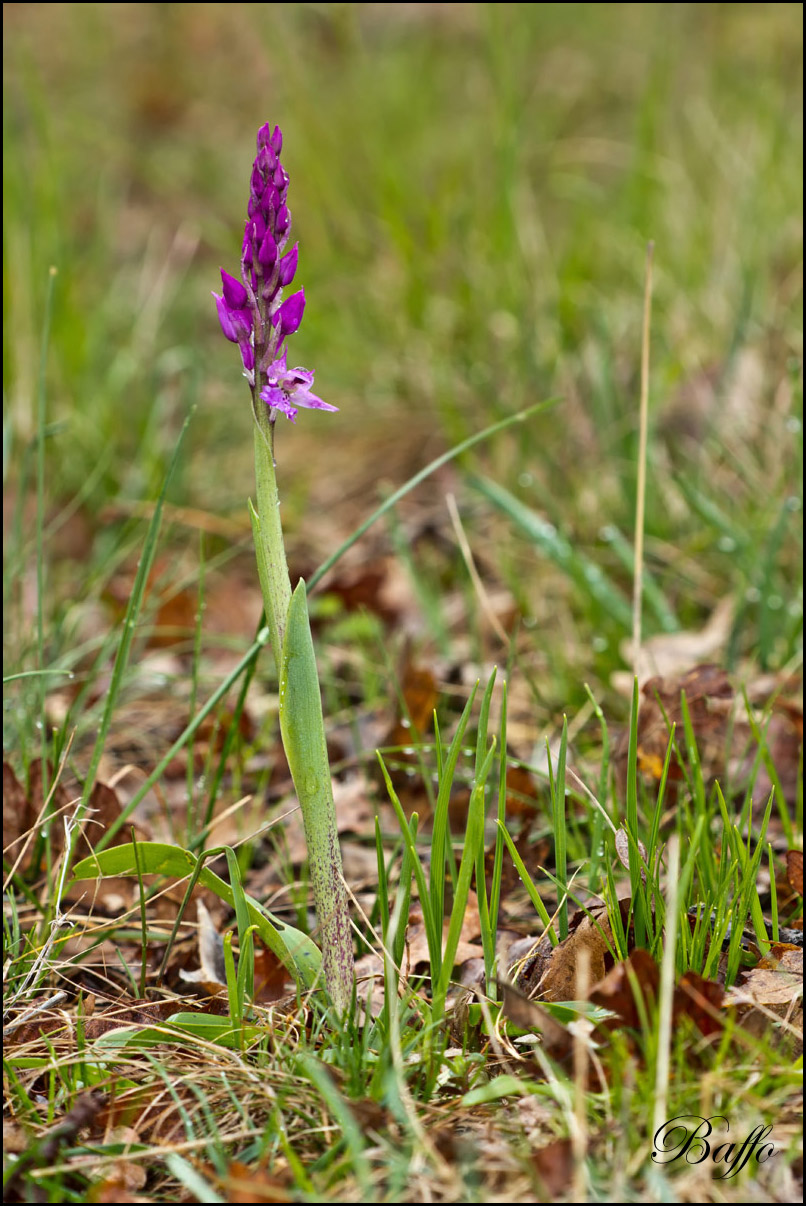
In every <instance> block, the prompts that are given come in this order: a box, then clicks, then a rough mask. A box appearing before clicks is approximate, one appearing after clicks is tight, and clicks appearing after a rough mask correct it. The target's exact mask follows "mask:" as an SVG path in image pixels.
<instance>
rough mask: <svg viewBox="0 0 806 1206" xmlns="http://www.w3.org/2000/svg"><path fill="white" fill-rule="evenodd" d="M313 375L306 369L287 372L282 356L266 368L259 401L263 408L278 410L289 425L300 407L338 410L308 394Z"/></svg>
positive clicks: (284, 358) (294, 369)
mask: <svg viewBox="0 0 806 1206" xmlns="http://www.w3.org/2000/svg"><path fill="white" fill-rule="evenodd" d="M313 377H314V375H313V373H312V372H311V370H310V369H306V368H292V369H290V368H288V365H287V358H286V352H285V351H283V353H282V355H281V356H278V358H277V359H276V360H275V361H273V363H272V364H270V365H269V368H268V370H267V372H266V385H265V386H264V387H263V389H262V390H261V391H260V397H261V398H262V400H263V401H264V402H265V403H266V405H267V406H269V407H271V408H273V409H275V410H280V411H282V413H283V414H284V415H285V416H286V418H288V419H290V420H291V422H292V423H293V422H294V420H295V419H296V417H297V411H298V409H299V407H300V406H302V407H304V408H305V409H306V410H332V411H336V410H338V409H339V408H338V406H331V404H330V403H329V402H325V401H324V400H323V399H322V398H320V397H318V396H317V395H316V394H314V393H311V386H312V385H313Z"/></svg>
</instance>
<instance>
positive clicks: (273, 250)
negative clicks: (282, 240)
mask: <svg viewBox="0 0 806 1206" xmlns="http://www.w3.org/2000/svg"><path fill="white" fill-rule="evenodd" d="M257 258H258V259H259V260H260V263H261V266H262V268H263V272H264V274H266V275H268V273H270V272H271V270H272V268H273V267H274V265H275V264H276V263H277V244H276V243H275V241H274V237H273V235H272V233H271V231H270V230H267V231H266V234H265V235H264V238H263V242H262V243H261V244H260V248H259V250H258V253H257Z"/></svg>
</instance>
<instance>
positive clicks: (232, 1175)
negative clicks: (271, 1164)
mask: <svg viewBox="0 0 806 1206" xmlns="http://www.w3.org/2000/svg"><path fill="white" fill-rule="evenodd" d="M205 1176H206V1177H207V1178H208V1179H209V1180H210V1181H213V1182H215V1183H216V1184H218V1185H219V1186H220V1187H221V1188H222V1189H223V1190H224V1192H225V1193H226V1197H225V1198H224V1199H223V1200H224V1201H226V1202H290V1201H292V1200H293V1195H292V1194H291V1192H290V1191H289V1189H288V1187H287V1185H286V1184H285V1183H284V1182H283V1181H282V1180H280V1179H279V1178H278V1177H276V1176H272V1175H271V1174H270V1173H268V1172H267V1171H266V1169H265V1168H261V1167H260V1166H255V1165H254V1164H244V1163H243V1162H242V1161H241V1160H233V1161H232V1163H231V1164H230V1166H229V1168H228V1169H227V1172H226V1174H225V1176H223V1177H219V1176H217V1175H216V1173H215V1170H214V1169H213V1168H212V1167H210V1168H208V1169H206V1170H205Z"/></svg>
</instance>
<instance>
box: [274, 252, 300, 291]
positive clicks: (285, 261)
mask: <svg viewBox="0 0 806 1206" xmlns="http://www.w3.org/2000/svg"><path fill="white" fill-rule="evenodd" d="M298 262H299V243H295V244H294V246H293V247H292V248H291V250H290V251H287V252H286V254H285V255H284V256H283V258H282V259H281V260H280V264H279V267H278V273H279V280H280V286H281V287H283V286H285V285H290V284H291V282H292V281H293V279H294V276H295V274H296V271H297V263H298Z"/></svg>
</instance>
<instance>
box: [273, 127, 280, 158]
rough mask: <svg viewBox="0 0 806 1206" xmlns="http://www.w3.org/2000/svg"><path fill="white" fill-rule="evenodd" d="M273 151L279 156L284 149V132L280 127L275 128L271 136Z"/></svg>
mask: <svg viewBox="0 0 806 1206" xmlns="http://www.w3.org/2000/svg"><path fill="white" fill-rule="evenodd" d="M271 145H272V150H273V151H274V153H275V155H279V154H280V152H281V151H282V149H283V132H282V130H281V129H280V127H279V126H275V127H274V130H273V132H272V136H271Z"/></svg>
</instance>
